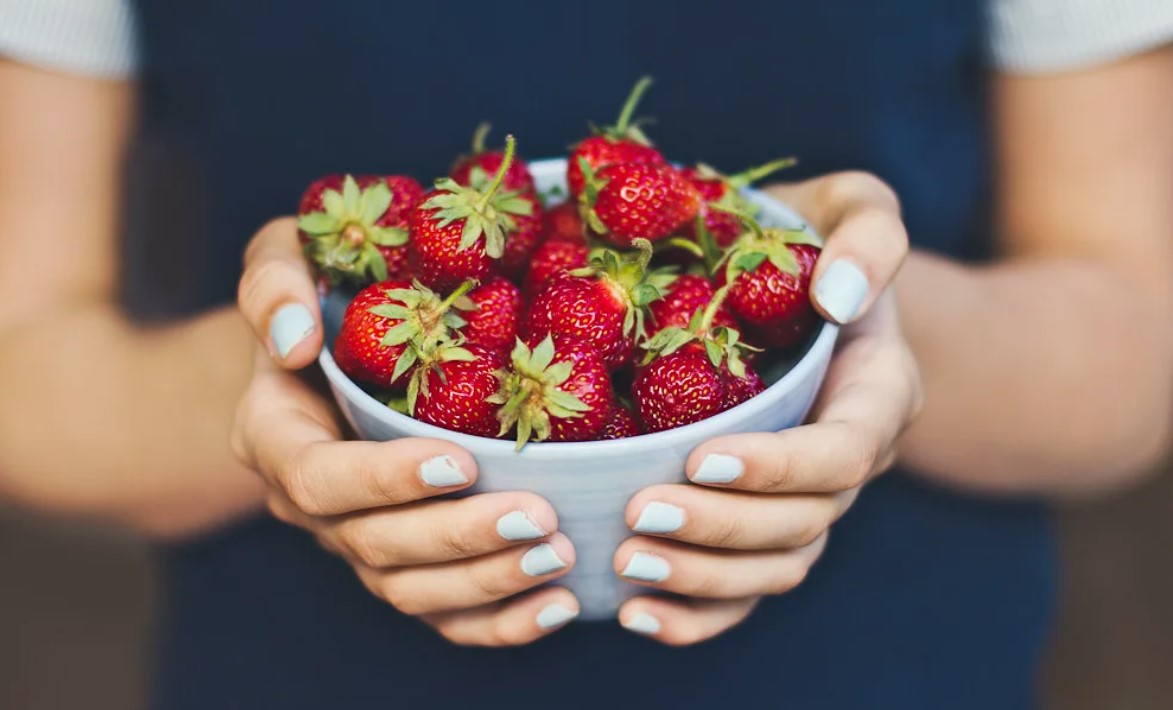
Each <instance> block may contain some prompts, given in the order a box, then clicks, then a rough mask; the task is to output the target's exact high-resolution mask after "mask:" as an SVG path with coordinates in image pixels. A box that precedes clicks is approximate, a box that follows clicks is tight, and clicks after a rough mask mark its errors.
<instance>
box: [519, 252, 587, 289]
mask: <svg viewBox="0 0 1173 710" xmlns="http://www.w3.org/2000/svg"><path fill="white" fill-rule="evenodd" d="M589 254H590V250H589V249H587V247H586V245H585V244H578V243H576V242H570V241H560V240H549V241H546V242H545V243H544V244H542V245H541V246H539V247H538V249H537V251H535V252H534V255H533V258H532V259H530V264H529V271H527V272H526V274H525V278H524V279H523V281H522V290H523V291H524V293H525V295H526V296H528V297H530V298H532V297H533V296H536V295H537V294H538V292H539V291H541V290H542V288H543V287H545V285H546V283H547V282H548V281H549V280H550V279H551V278H553V276H554V274H556V273H558V272H560V271H569V270H573V269H581V268H582V267H584V266H586V265H587V262H588V260H589V258H588V257H589Z"/></svg>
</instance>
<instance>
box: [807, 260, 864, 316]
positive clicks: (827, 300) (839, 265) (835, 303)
mask: <svg viewBox="0 0 1173 710" xmlns="http://www.w3.org/2000/svg"><path fill="white" fill-rule="evenodd" d="M870 293H871V283H870V281H869V279H868V275H867V274H866V273H865V272H864V269H863V268H862V267H861V266H860V265H859V264H858V263H856V261H855V260H854V259H852V258H850V257H845V256H844V257H838V258H836V259H834V260H833V261H832V262H831V263H830V264H829V265H828V266H827V267H826V268H825V269H823V270H822V272H821V273H819V274H818V275H817V276H816V277H815V283H814V287H813V288H812V289H811V301H812V303H814V305H815V308H816V309H817V310H818V311H819V312H820V313H821V314H822V315H823V316H824V317H826V318H827V319H828V320H831V321H833V322H835V323H839V324H841V325H842V324H846V323H850V322H851V321H853V320H855V319H857V318H859V317H860V316H861V315H863V313H864V311H865V306H866V305H867V302H868V300H869V299H868V296H869V295H870Z"/></svg>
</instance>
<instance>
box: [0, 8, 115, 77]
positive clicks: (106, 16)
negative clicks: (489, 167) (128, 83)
mask: <svg viewBox="0 0 1173 710" xmlns="http://www.w3.org/2000/svg"><path fill="white" fill-rule="evenodd" d="M0 55H3V56H6V57H9V58H11V59H14V60H16V61H20V62H24V63H28V64H35V65H37V66H42V67H45V68H47V69H55V70H59V71H65V72H70V73H76V74H84V75H88V76H95V77H102V78H110V79H118V78H126V77H129V76H131V75H133V74H134V72H135V70H136V69H137V66H138V53H137V44H136V38H135V24H134V14H133V12H132V10H131V0H0Z"/></svg>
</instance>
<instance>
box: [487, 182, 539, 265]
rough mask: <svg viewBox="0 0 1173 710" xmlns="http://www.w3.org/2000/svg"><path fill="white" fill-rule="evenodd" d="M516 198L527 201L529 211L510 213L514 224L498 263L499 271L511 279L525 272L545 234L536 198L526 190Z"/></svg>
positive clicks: (506, 238) (509, 231)
mask: <svg viewBox="0 0 1173 710" xmlns="http://www.w3.org/2000/svg"><path fill="white" fill-rule="evenodd" d="M517 199H518V200H524V201H526V202H528V203H529V205H530V211H529V214H514V215H512V217H513V225H514V226H513V227H512V228H511V229H509V230H508V235H507V236H506V237H505V250H504V251H503V252H502V253H501V261H500V263H499V264H498V266H499V267H500V270H501V272H502V273H504V274H506V275H507V276H509V277H510V278H512V279H516V278H517V277H519V276H521V274H522V273H524V272H525V269H526V266H528V265H529V263H530V259H531V258H532V257H533V254H534V251H535V250H536V249H537V248H538V245H539V244H541V242H542V239H543V237H545V235H546V223H545V215H544V214H543V210H542V203H541V202H539V201H538V198H537V197H535V196H534V195H533V193H528V192H527V193H522V194H520V195H518V196H517Z"/></svg>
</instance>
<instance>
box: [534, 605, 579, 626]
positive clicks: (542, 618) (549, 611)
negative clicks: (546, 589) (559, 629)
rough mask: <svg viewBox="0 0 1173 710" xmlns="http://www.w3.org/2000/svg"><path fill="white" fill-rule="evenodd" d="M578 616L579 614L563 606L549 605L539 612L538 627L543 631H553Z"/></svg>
mask: <svg viewBox="0 0 1173 710" xmlns="http://www.w3.org/2000/svg"><path fill="white" fill-rule="evenodd" d="M576 616H578V612H577V611H575V610H573V609H568V608H566V607H564V606H562V605H561V604H549V605H547V606H546V607H544V608H543V609H542V610H541V611H539V612H538V626H540V627H542V628H543V629H552V628H554V627H556V626H561V625H563V624H565V623H566V622H567V621H570V620H571V619H573V618H574V617H576Z"/></svg>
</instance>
